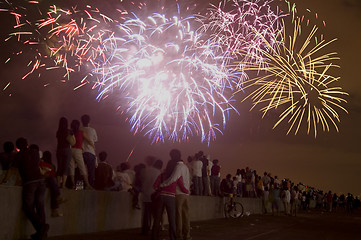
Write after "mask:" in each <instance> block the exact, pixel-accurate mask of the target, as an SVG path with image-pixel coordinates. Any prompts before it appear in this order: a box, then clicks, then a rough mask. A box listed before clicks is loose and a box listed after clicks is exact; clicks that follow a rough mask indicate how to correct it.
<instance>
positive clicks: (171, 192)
mask: <svg viewBox="0 0 361 240" xmlns="http://www.w3.org/2000/svg"><path fill="white" fill-rule="evenodd" d="M164 180H166V179H165V176H164V174H163V173H162V174H160V175H159V176H158V177H157V179H156V180H155V182H154V184H153V188H154V189H157V188H159V185H160V184H161V183H162V182H163V181H164ZM177 184H179V187H180V189H181V190H182V191H183V192H184V193H187V194H188V193H189V191H188V190H187V189H186V188H185V187H184V185H183V177H180V178H178V180H177V181H175V182H173V183H172V184H170V185H168V186H165V187H163V188H161V191H160V194H161V195H168V196H175V190H176V188H177Z"/></svg>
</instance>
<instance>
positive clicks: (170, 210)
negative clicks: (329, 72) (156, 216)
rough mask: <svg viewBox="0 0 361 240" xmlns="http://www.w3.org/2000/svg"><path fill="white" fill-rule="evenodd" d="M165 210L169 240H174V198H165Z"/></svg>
mask: <svg viewBox="0 0 361 240" xmlns="http://www.w3.org/2000/svg"><path fill="white" fill-rule="evenodd" d="M164 199H165V201H164V203H165V208H166V210H167V215H168V223H169V239H170V240H176V202H175V197H170V196H165V197H164Z"/></svg>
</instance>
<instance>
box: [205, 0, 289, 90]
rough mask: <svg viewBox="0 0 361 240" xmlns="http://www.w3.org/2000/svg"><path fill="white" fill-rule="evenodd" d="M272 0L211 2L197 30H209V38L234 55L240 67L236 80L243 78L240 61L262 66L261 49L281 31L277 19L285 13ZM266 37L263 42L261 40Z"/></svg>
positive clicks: (271, 43)
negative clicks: (240, 72)
mask: <svg viewBox="0 0 361 240" xmlns="http://www.w3.org/2000/svg"><path fill="white" fill-rule="evenodd" d="M272 2H273V0H251V1H250V0H231V1H221V2H220V3H219V4H218V6H216V5H211V7H210V8H209V12H208V14H207V15H206V16H204V17H201V21H202V23H203V25H202V27H201V29H200V31H204V32H209V35H210V40H211V41H213V42H215V43H217V44H219V45H221V46H223V47H224V51H225V52H226V53H227V54H228V55H229V56H232V58H230V59H234V58H236V59H238V60H239V61H238V68H239V69H240V70H242V73H243V74H242V75H241V78H240V79H239V82H240V83H242V81H243V80H244V79H246V78H247V77H248V76H247V72H245V71H244V66H243V62H252V63H254V64H255V65H258V66H260V67H262V66H264V60H265V59H264V56H263V52H264V51H265V52H268V51H271V49H272V48H273V47H274V46H275V45H277V44H279V40H280V39H279V37H278V36H279V35H280V34H281V33H282V29H283V28H282V25H281V21H280V19H282V17H284V16H285V14H284V13H282V12H281V11H280V9H279V8H278V7H277V5H272ZM265 39H266V40H267V43H268V44H266V43H265V41H264V40H265Z"/></svg>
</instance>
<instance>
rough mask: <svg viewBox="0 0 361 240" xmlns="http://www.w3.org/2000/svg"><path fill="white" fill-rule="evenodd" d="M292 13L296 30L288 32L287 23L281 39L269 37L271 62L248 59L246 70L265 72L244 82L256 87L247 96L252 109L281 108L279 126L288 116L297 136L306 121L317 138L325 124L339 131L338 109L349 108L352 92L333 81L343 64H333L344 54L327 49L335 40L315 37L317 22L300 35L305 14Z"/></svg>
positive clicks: (288, 120) (266, 56)
mask: <svg viewBox="0 0 361 240" xmlns="http://www.w3.org/2000/svg"><path fill="white" fill-rule="evenodd" d="M292 17H293V18H294V21H293V32H291V34H290V35H289V36H286V27H284V33H283V36H282V42H283V43H282V44H277V45H276V46H275V47H271V44H270V43H269V42H268V41H267V40H266V39H264V42H265V43H266V44H267V45H268V46H269V48H270V49H272V51H271V52H268V51H265V50H262V49H260V51H262V53H263V55H264V57H265V58H266V59H267V62H266V63H267V65H266V66H265V67H263V68H261V69H260V68H259V66H255V65H254V64H253V63H249V64H248V66H247V67H246V68H247V70H253V71H264V73H265V74H260V75H259V76H258V77H256V78H253V79H251V80H249V81H247V82H245V83H244V84H245V86H244V89H246V88H249V89H252V90H251V93H250V94H249V95H248V96H247V97H246V98H245V99H247V98H251V99H252V101H253V103H254V105H253V108H254V107H256V106H261V111H262V112H263V113H264V115H263V116H265V114H266V113H267V112H268V111H270V110H277V109H281V114H280V119H279V120H278V121H277V122H276V124H275V125H274V128H275V127H277V126H278V125H279V124H280V123H281V122H283V121H287V122H288V123H289V124H290V126H289V129H288V132H287V134H289V133H290V132H291V131H294V133H295V135H296V134H297V133H298V132H299V130H300V128H301V126H302V124H305V125H306V126H307V134H309V133H310V132H311V131H312V130H313V134H314V136H315V137H316V136H317V131H318V129H319V128H320V126H321V129H322V130H323V131H329V130H330V124H331V125H333V126H334V128H335V129H336V131H338V126H337V123H338V122H339V121H340V117H339V113H338V111H337V110H341V111H344V112H346V113H347V110H346V109H345V108H344V107H343V106H342V104H343V103H346V100H345V99H344V98H343V96H345V95H347V93H346V92H344V91H342V89H341V87H338V86H334V85H335V83H336V82H337V81H338V80H339V77H334V76H332V75H331V74H330V71H331V69H332V68H339V66H338V65H335V64H334V63H333V61H334V60H338V59H339V58H338V56H337V53H335V52H331V53H324V52H325V48H326V47H328V46H329V45H330V44H331V43H332V42H334V41H335V40H331V41H325V40H321V41H318V38H316V37H315V36H316V33H317V30H318V28H317V26H313V28H312V29H311V30H310V31H309V33H308V35H306V37H304V36H303V35H302V34H301V26H302V24H304V22H302V20H303V18H298V17H296V16H294V15H292ZM308 23H309V22H308V21H307V24H308ZM303 32H307V31H306V30H303ZM302 39H303V40H302ZM313 39H314V40H313ZM320 39H322V38H320ZM301 41H302V42H301ZM245 54H246V53H245Z"/></svg>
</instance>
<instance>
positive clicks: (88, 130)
mask: <svg viewBox="0 0 361 240" xmlns="http://www.w3.org/2000/svg"><path fill="white" fill-rule="evenodd" d="M81 130H82V131H83V132H84V133H85V134H86V135H87V136H88V138H89V139H90V141H92V143H93V144H94V143H95V142H97V141H98V135H97V132H96V131H95V129H94V128H92V127H82V128H81ZM83 152H88V153H91V154H93V155H96V154H95V149H94V148H93V147H92V145H91V144H89V143H88V141H87V140H84V141H83Z"/></svg>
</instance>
